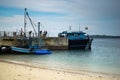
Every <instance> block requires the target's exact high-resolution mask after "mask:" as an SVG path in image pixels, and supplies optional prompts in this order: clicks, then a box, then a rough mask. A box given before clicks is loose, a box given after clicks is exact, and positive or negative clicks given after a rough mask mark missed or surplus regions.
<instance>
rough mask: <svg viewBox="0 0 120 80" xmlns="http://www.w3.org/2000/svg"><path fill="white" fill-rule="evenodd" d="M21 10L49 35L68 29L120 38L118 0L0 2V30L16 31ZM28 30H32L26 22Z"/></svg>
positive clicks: (19, 0)
mask: <svg viewBox="0 0 120 80" xmlns="http://www.w3.org/2000/svg"><path fill="white" fill-rule="evenodd" d="M24 8H27V9H28V10H27V11H28V12H29V15H30V17H31V18H32V20H33V21H34V23H36V24H37V22H41V29H42V30H47V31H48V33H49V35H50V36H57V34H58V33H59V32H62V31H64V30H69V26H71V29H72V31H78V30H79V26H80V30H82V31H85V29H84V28H85V27H88V31H87V33H89V34H101V35H119V36H120V0H0V30H1V31H4V30H6V31H19V30H20V29H21V28H23V26H24ZM27 24H28V25H27V31H30V30H33V29H32V27H31V25H30V23H29V21H28V22H27Z"/></svg>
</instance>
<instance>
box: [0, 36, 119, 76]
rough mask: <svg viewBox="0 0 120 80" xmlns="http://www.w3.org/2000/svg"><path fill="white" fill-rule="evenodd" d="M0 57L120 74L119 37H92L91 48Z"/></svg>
mask: <svg viewBox="0 0 120 80" xmlns="http://www.w3.org/2000/svg"><path fill="white" fill-rule="evenodd" d="M0 59H7V60H16V61H24V62H29V63H36V64H42V65H45V66H49V67H55V68H61V69H62V68H64V69H72V70H77V71H79V70H86V71H93V72H102V73H110V74H119V75H120V39H100V38H99V39H96V38H95V39H94V40H93V43H92V50H91V51H89V50H63V51H57V50H55V51H52V54H50V55H13V54H12V55H10V54H9V55H0Z"/></svg>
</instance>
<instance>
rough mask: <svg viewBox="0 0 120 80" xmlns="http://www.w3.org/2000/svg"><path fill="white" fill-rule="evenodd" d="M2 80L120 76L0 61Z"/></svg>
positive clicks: (112, 78)
mask: <svg viewBox="0 0 120 80" xmlns="http://www.w3.org/2000/svg"><path fill="white" fill-rule="evenodd" d="M0 80H120V76H119V75H110V74H109V75H108V74H102V73H94V72H87V71H81V72H79V73H78V72H72V71H69V70H57V69H50V68H46V67H39V66H34V65H31V64H29V63H23V62H16V61H5V60H0Z"/></svg>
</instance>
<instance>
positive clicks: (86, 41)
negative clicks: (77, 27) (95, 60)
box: [58, 31, 93, 49]
mask: <svg viewBox="0 0 120 80" xmlns="http://www.w3.org/2000/svg"><path fill="white" fill-rule="evenodd" d="M58 36H59V37H67V38H68V48H69V49H91V43H92V40H93V39H92V38H90V36H89V35H88V34H86V33H85V32H82V31H78V32H67V31H63V32H62V33H59V34H58Z"/></svg>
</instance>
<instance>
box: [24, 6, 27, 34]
mask: <svg viewBox="0 0 120 80" xmlns="http://www.w3.org/2000/svg"><path fill="white" fill-rule="evenodd" d="M26 11H27V8H25V11H24V33H25V34H26V25H27V20H26Z"/></svg>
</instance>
